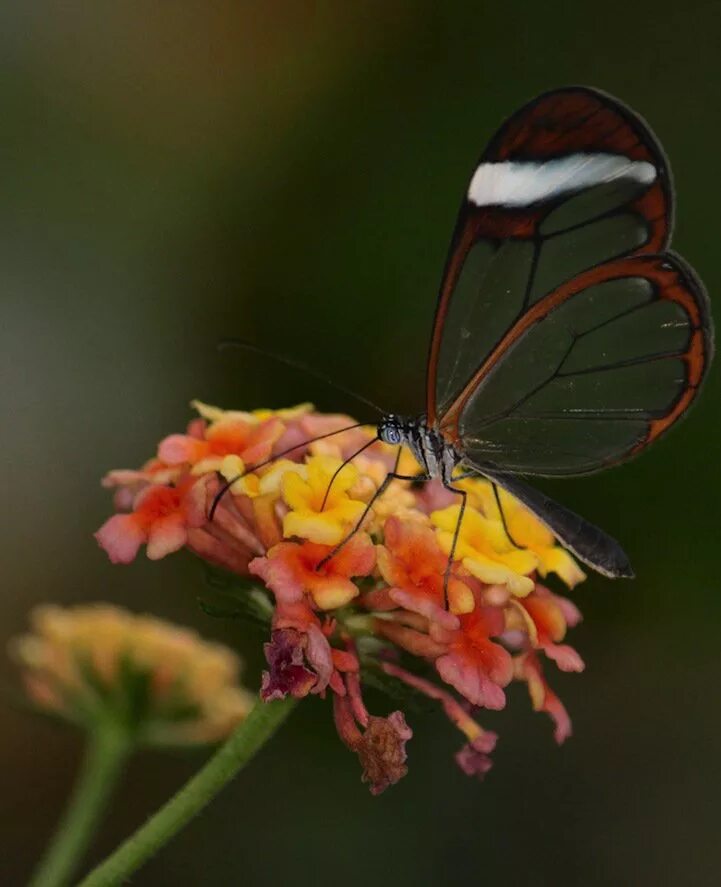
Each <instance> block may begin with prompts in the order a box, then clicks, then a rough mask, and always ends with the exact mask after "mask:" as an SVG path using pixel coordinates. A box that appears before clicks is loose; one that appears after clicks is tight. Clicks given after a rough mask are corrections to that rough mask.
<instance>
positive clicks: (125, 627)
mask: <svg viewBox="0 0 721 887" xmlns="http://www.w3.org/2000/svg"><path fill="white" fill-rule="evenodd" d="M31 626H32V630H31V632H30V633H28V634H26V635H23V636H21V637H19V638H16V639H15V641H14V642H13V644H12V652H13V654H14V657H15V659H16V660H17V662H18V664H19V665H20V667H21V669H22V675H23V681H24V684H25V689H26V692H27V694H28V696H29V698H30V700H31V701H32V703H33V704H34V705H35V706H36V707H37V708H39V709H40V710H42V711H45V712H48V713H51V714H54V715H57V716H59V717H61V718H63V719H65V720H68V721H71V722H73V723H77V724H80V725H82V726H84V727H86V728H92V727H93V726H95V725H96V724H97V723H99V722H100V721H101V720H102V719H105V718H112V719H113V720H114V721H116V722H117V723H118V724H119V725H120V726H122V727H123V728H124V729H126V730H127V731H128V733H130V734H132V736H133V737H134V739H135V741H137V742H140V743H145V744H151V745H187V744H198V743H208V742H218V741H220V740H221V739H224V738H225V737H226V736H228V735H229V733H230V732H231V731H232V730H233V728H234V727H235V726H236V725H237V724H239V723H240V722H241V721H242V720H243V719H244V718H245V716H246V715H247V713H248V712H249V711H250V709H251V707H252V705H253V697H252V695H251V694H250V693H249V692H248V691H247V690H246V689H245V688H244V687H242V686H241V685H240V684H239V683H238V677H239V670H240V661H239V659H238V657H237V656H236V655H235V653H233V652H232V651H231V650H229V649H228V648H227V647H224V646H222V645H221V644H214V643H208V642H207V641H203V640H201V638H200V637H199V636H198V635H197V634H196V633H195V632H193V631H190V630H188V629H185V628H180V627H178V626H175V625H172V624H170V623H168V622H163V621H161V620H159V619H155V618H152V617H150V616H137V615H135V614H133V613H130V612H128V611H127V610H123V609H120V608H119V607H114V606H110V605H109V604H90V605H83V606H77V607H58V606H51V605H45V606H40V607H37V608H36V609H35V610H33V612H32V614H31Z"/></svg>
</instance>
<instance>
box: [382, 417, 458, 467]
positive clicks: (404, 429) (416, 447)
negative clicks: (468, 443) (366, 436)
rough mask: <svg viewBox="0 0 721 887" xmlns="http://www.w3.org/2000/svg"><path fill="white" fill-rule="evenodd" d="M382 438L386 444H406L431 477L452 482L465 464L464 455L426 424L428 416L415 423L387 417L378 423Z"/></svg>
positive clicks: (414, 420)
mask: <svg viewBox="0 0 721 887" xmlns="http://www.w3.org/2000/svg"><path fill="white" fill-rule="evenodd" d="M378 437H380V439H381V440H382V441H384V443H387V444H392V445H397V444H404V445H405V446H407V447H408V448H409V449H410V450H411V452H412V453H413V455H414V456H415V457H416V459H417V460H418V463H419V464H420V465H421V466H422V467H423V470H424V471H425V473H426V474H427V475H428V476H429V477H437V478H440V479H441V480H442V481H443V482H444V483H448V482H450V479H451V476H452V474H453V469H454V468H455V467H456V465H458V463H459V462H460V461H461V455H460V454H459V453H458V451H457V450H456V448H455V447H454V446H453V444H451V443H449V442H448V441H447V440H446V439H445V438H444V437H443V435H442V434H441V433H440V431H438V430H437V429H435V428H431V427H430V426H429V425H428V423H427V422H426V418H425V416H418V417H417V418H414V419H409V418H405V417H403V416H396V415H393V414H392V413H391V414H389V415H387V416H384V417H383V418H382V419H381V421H380V422H379V423H378Z"/></svg>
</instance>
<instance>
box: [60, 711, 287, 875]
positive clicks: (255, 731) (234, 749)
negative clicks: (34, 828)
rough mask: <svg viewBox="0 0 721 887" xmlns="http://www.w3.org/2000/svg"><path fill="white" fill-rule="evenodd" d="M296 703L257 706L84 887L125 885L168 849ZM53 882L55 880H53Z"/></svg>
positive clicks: (268, 737)
mask: <svg viewBox="0 0 721 887" xmlns="http://www.w3.org/2000/svg"><path fill="white" fill-rule="evenodd" d="M295 703H296V700H295V699H293V698H292V697H288V698H286V699H283V700H280V701H276V702H270V703H265V702H257V703H256V705H255V707H254V708H253V710H252V711H251V712H250V714H249V715H248V717H247V718H246V719H245V720H244V721H243V722H242V723H241V724H240V725H239V726H238V727H237V728H236V730H235V732H234V733H233V734H232V735H231V737H230V738H229V739H228V740H227V741H226V742H225V744H224V745H222V746H221V747H220V748H219V749H218V751H216V752H215V754H214V755H213V756H212V757H211V758H210V760H209V761H208V762H207V763H206V764H205V765H204V766H203V767H202V768H201V769H200V770H199V771H198V773H196V774H195V776H193V777H192V779H190V780H189V781H188V782H187V783H186V784H185V785H184V786H183V788H181V789H180V791H178V792H177V793H176V794H175V795H174V796H173V797H172V798H171V799H170V800H169V801H168V802H167V803H166V804H164V805H163V806H162V807H161V808H160V810H158V812H157V813H156V814H155V815H154V816H152V817H151V818H150V819H149V820H148V821H147V822H146V823H145V825H143V826H142V827H141V828H139V829H138V831H137V832H135V834H134V835H132V836H131V837H130V838H128V839H127V841H125V842H124V843H123V844H121V845H120V847H119V848H118V849H117V850H116V851H115V852H114V853H113V854H112V855H111V856H109V857H108V858H107V859H106V860H105V861H104V862H102V863H101V864H100V865H99V866H98V867H97V868H95V869H94V870H93V871H92V872H91V873H90V874H89V875H88V876H87V877H86V878H85V879H84V880H83V881H81V882H80V885H79V887H108V885H110V884H122V883H123V881H124V880H125V879H126V878H128V877H129V876H130V875H131V874H132V873H133V872H135V871H136V870H137V869H139V868H140V867H141V866H142V865H143V863H145V862H146V861H147V860H148V859H150V857H151V856H153V855H154V854H155V853H156V852H157V851H158V850H160V848H161V847H163V846H165V844H167V843H168V841H170V840H171V839H172V838H173V837H174V836H175V835H176V834H177V833H178V832H179V831H180V830H181V829H182V828H183V827H184V826H186V825H187V824H188V823H189V822H190V820H191V819H192V818H193V817H194V816H195V815H196V814H198V813H199V812H200V811H201V810H202V809H203V808H204V807H205V806H206V805H207V804H208V803H209V802H210V801H211V800H212V799H213V798H214V797H215V795H216V794H218V792H219V791H220V790H221V789H222V788H223V787H224V786H225V785H227V784H228V783H229V782H230V780H231V779H232V778H233V777H234V776H235V775H236V774H237V773H238V772H239V771H240V770H241V769H242V768H243V767H244V766H245V765H246V764H247V763H248V761H249V760H250V759H251V758H252V757H253V755H255V753H256V752H257V751H258V750H259V749H260V748H261V747H262V746H263V745H264V744H265V743H266V742H267V741H268V739H270V737H271V736H272V735H273V734H274V733H275V731H276V730H277V729H278V727H280V725H281V724H282V723H283V721H284V720H285V719H286V718H287V717H288V715H289V714H290V712H291V711H292V709H293V707H294V706H295ZM48 883H49V882H48Z"/></svg>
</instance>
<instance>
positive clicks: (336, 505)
mask: <svg viewBox="0 0 721 887" xmlns="http://www.w3.org/2000/svg"><path fill="white" fill-rule="evenodd" d="M341 464H342V463H341V460H340V459H334V458H332V457H330V456H312V457H311V458H310V459H308V460H307V462H306V468H307V471H308V474H307V478H303V477H301V476H300V475H299V474H297V473H295V472H290V471H289V472H286V473H285V474H284V475H283V477H282V479H281V490H282V492H283V499H284V500H285V502H286V504H287V505H288V507H289V508H290V511H289V512H288V514H286V515H285V517H284V518H283V535H284V536H300V537H301V538H302V539H308V540H310V541H311V542H317V543H320V544H322V545H337V544H338V542H340V541H341V539H343V538H344V536H345V535H346V533H347V532H348V530H349V529H350V528H351V527H352V526H353V524H354V523H355V522H356V521H358V520H359V518H360V516H361V514H363V510H364V508H365V505H364V504H363V502H359V501H358V500H356V499H351V498H350V496H349V495H348V491H349V490H350V489H351V487H352V486H353V485H354V484H355V483H356V481H357V479H358V471H357V469H356V468H354V467H353V465H346V466H345V467H344V468H343V470H342V471H341V472H340V473H339V474H338V476H337V477H336V478H335V480H333V486H332V487H330V491H329V489H328V488H329V485H330V482H331V479H332V478H333V475H334V474H335V472H336V471H337V469H338V468H340V466H341ZM326 494H327V499H326ZM324 500H325V505H324V504H323V503H324Z"/></svg>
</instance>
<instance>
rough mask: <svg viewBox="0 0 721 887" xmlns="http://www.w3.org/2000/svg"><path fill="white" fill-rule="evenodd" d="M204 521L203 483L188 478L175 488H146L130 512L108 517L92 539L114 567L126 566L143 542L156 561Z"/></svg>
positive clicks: (181, 545) (173, 548)
mask: <svg viewBox="0 0 721 887" xmlns="http://www.w3.org/2000/svg"><path fill="white" fill-rule="evenodd" d="M204 521H205V485H204V482H203V481H202V480H200V481H196V479H195V478H189V479H186V480H184V481H182V482H181V483H180V484H178V486H177V487H166V486H160V485H156V484H153V485H151V486H148V487H145V488H144V489H142V490H141V491H140V492H139V493H138V494H137V496H136V497H135V501H134V502H133V510H132V512H131V513H130V514H116V515H114V516H113V517H111V518H109V519H108V520H107V521H105V523H104V524H103V525H102V527H100V529H99V530H98V531H97V532H96V533H95V538H96V539H97V541H98V544H99V545H100V547H101V548H103V549H104V550H105V551H106V552H107V554H108V557H109V558H110V560H111V561H112V562H113V563H114V564H129V563H130V562H131V561H133V560H134V559H135V556H136V554H137V553H138V549H139V548H140V546H141V545H142V544H143V543H145V544H146V545H147V552H146V553H147V555H148V557H149V558H150V560H158V559H159V558H162V557H165V555H166V554H170V553H171V552H173V551H178V550H179V549H180V548H182V547H183V546H184V545H185V543H186V542H187V540H188V530H189V529H190V528H192V527H199V526H200V525H201V524H202V523H203V522H204Z"/></svg>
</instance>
